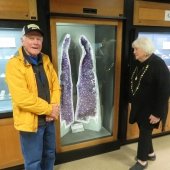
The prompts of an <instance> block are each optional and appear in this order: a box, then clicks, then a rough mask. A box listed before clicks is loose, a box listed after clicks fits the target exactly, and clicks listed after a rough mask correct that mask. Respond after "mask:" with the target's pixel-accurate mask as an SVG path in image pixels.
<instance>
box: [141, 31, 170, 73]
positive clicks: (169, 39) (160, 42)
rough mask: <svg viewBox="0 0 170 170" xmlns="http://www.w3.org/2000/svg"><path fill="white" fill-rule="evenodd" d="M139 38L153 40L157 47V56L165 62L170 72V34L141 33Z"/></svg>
mask: <svg viewBox="0 0 170 170" xmlns="http://www.w3.org/2000/svg"><path fill="white" fill-rule="evenodd" d="M139 36H146V37H148V38H150V39H151V40H152V42H153V44H154V46H155V54H157V55H158V56H159V57H161V58H162V59H163V60H164V61H165V63H166V64H167V66H168V68H169V70H170V33H168V32H139Z"/></svg>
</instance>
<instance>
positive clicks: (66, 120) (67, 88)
mask: <svg viewBox="0 0 170 170" xmlns="http://www.w3.org/2000/svg"><path fill="white" fill-rule="evenodd" d="M70 40H71V38H70V35H69V34H67V35H66V36H65V38H64V40H63V43H62V47H61V57H60V69H59V75H60V76H59V77H60V86H61V91H62V93H61V104H60V115H61V116H60V120H61V125H64V128H68V127H69V126H70V125H71V124H72V123H73V122H74V109H73V83H72V76H71V65H70V60H69V54H68V50H69V46H70Z"/></svg>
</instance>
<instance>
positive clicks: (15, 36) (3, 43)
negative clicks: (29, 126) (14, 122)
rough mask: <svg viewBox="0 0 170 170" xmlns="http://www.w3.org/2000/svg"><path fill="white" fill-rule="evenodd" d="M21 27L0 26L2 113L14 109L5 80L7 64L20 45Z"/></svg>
mask: <svg viewBox="0 0 170 170" xmlns="http://www.w3.org/2000/svg"><path fill="white" fill-rule="evenodd" d="M20 37H21V29H7V28H0V114H3V113H5V112H11V111H12V105H11V96H10V93H9V90H8V87H7V84H6V82H5V66H6V63H7V61H8V59H10V58H11V57H12V56H13V55H14V54H15V53H16V51H17V49H18V47H19V46H20Z"/></svg>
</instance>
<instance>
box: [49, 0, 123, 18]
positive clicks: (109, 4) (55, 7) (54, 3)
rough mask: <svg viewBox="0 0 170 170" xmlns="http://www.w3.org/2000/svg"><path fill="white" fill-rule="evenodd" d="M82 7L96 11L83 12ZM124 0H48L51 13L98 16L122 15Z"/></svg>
mask: <svg viewBox="0 0 170 170" xmlns="http://www.w3.org/2000/svg"><path fill="white" fill-rule="evenodd" d="M83 8H90V9H97V13H96V14H95V13H93V12H94V11H93V10H92V13H86V12H83ZM123 8H124V0H107V1H106V0H85V1H80V0H65V1H62V0H50V12H51V13H66V14H68V13H70V14H94V15H100V16H120V15H123Z"/></svg>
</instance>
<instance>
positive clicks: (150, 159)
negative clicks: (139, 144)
mask: <svg viewBox="0 0 170 170" xmlns="http://www.w3.org/2000/svg"><path fill="white" fill-rule="evenodd" d="M137 160H138V159H137V157H135V161H137ZM155 160H156V155H154V156H149V155H148V161H155Z"/></svg>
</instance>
